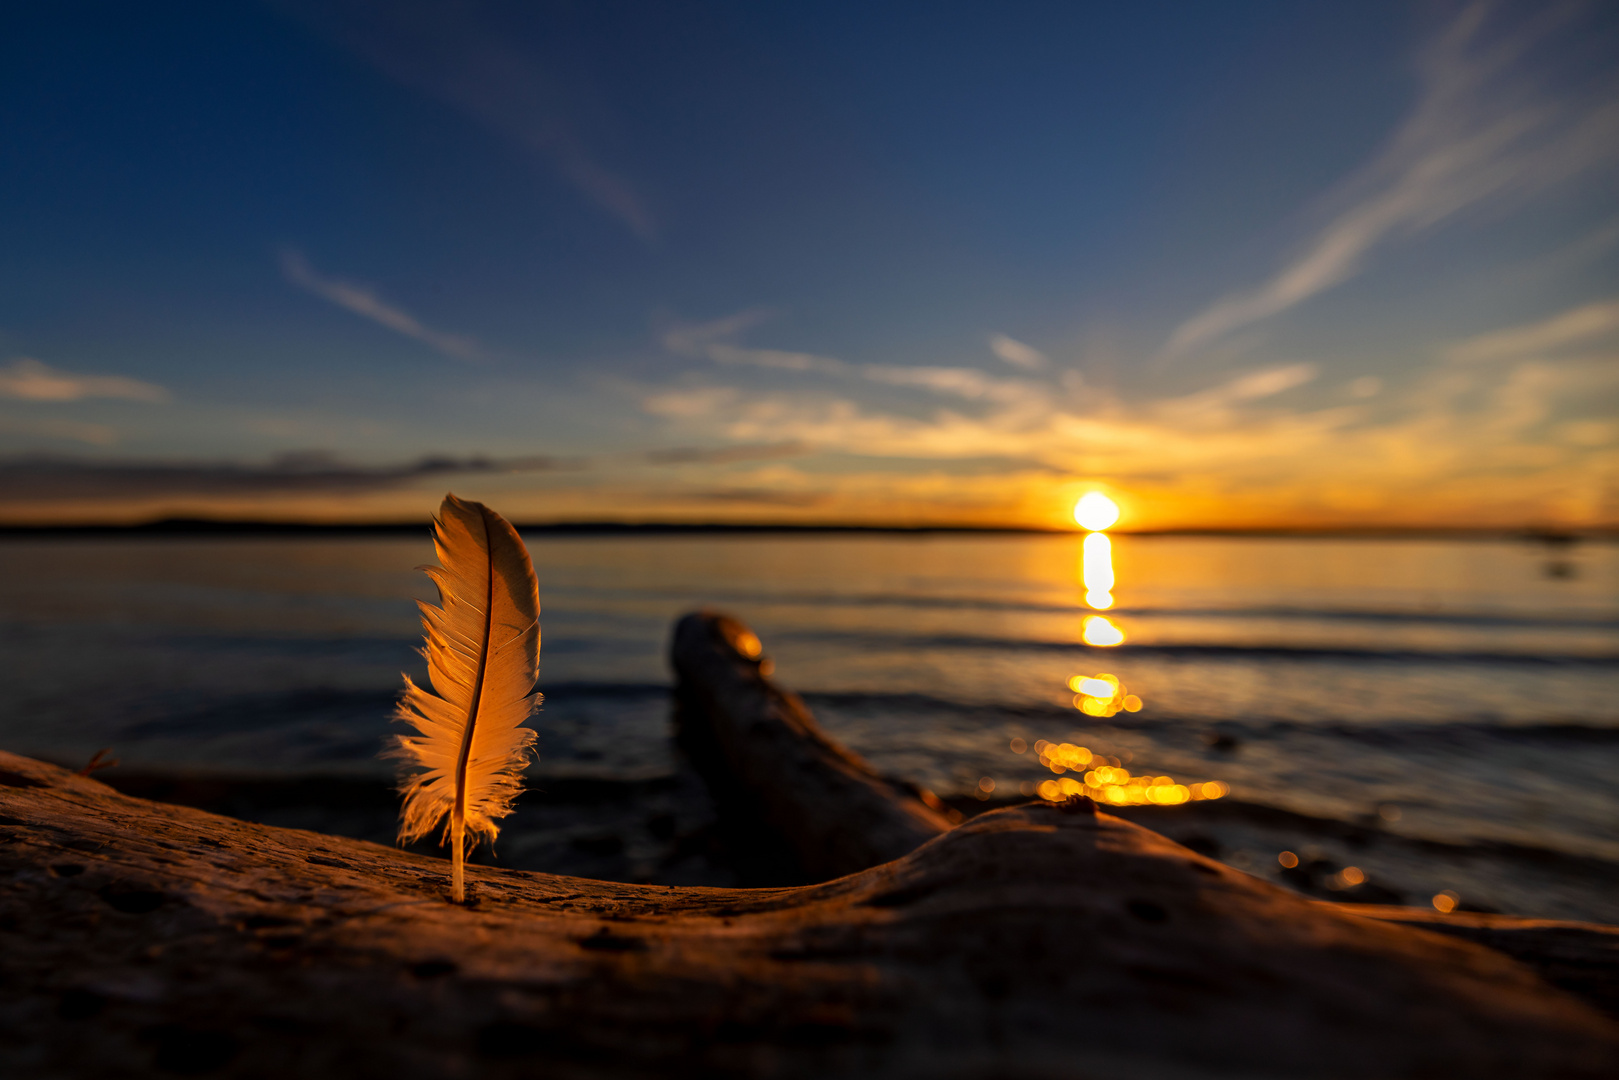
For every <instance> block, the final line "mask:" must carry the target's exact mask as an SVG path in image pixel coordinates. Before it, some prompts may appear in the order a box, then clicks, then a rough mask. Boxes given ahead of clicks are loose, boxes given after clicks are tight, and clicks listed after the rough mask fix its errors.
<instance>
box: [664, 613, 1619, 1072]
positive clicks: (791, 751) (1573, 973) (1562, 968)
mask: <svg viewBox="0 0 1619 1080" xmlns="http://www.w3.org/2000/svg"><path fill="white" fill-rule="evenodd" d="M670 664H671V666H672V667H673V668H674V670H675V673H676V675H677V676H678V678H679V685H678V687H677V694H678V697H679V702H680V708H679V709H678V710H677V721H678V726H679V737H680V740H681V742H682V744H683V745H684V746H686V748H687V751H688V754H689V755H690V756H692V758H693V759H694V761H695V762H696V763H697V765H698V767H699V770H700V771H702V772H703V773H704V775H705V776H706V777H707V778H708V780H709V783H710V784H711V786H713V787H715V788H716V789H718V791H719V792H720V794H721V797H722V798H723V799H726V800H729V801H730V802H731V803H732V805H731V807H730V808H729V813H730V814H731V815H732V816H738V817H745V816H748V815H754V816H756V817H757V818H758V819H759V820H761V821H764V822H767V823H768V824H769V826H770V827H771V837H772V838H775V839H777V840H778V841H779V842H780V843H782V844H784V845H785V846H786V847H787V848H788V849H789V850H790V851H791V852H792V853H793V854H795V855H796V856H797V860H798V866H799V868H800V870H801V872H802V873H805V874H808V875H809V877H810V879H811V880H819V879H824V878H828V877H832V876H834V875H837V874H848V873H854V872H856V871H858V870H864V869H866V868H867V867H870V866H875V865H877V864H879V863H882V862H887V861H889V860H892V859H897V858H900V857H901V856H903V855H905V854H906V853H908V852H910V851H912V850H914V849H915V847H916V846H918V845H919V844H921V843H923V842H925V841H926V840H929V839H932V838H933V837H935V836H939V835H941V834H943V833H944V832H946V831H947V830H948V829H950V828H951V826H952V822H951V821H949V820H946V817H945V815H947V814H951V813H953V811H951V810H950V808H949V807H947V806H945V805H944V804H943V803H942V802H941V801H940V800H939V799H938V798H937V797H936V796H934V795H933V794H932V793H930V792H927V791H923V790H920V789H918V788H915V787H913V786H909V785H906V784H904V783H902V782H898V781H894V780H890V779H885V778H883V777H881V776H879V775H878V774H877V772H876V771H875V770H874V769H872V768H871V766H870V765H868V764H867V763H866V762H864V761H862V760H861V759H860V758H859V757H858V756H856V755H855V754H853V753H851V752H850V751H849V750H848V749H846V748H845V747H843V746H840V745H839V744H838V743H837V742H835V741H834V740H833V739H831V738H830V737H829V736H827V735H826V734H825V733H824V732H822V731H821V729H820V728H819V726H818V725H817V724H816V722H815V719H814V717H813V716H812V715H811V713H810V711H809V709H808V708H806V707H805V705H804V703H803V702H802V701H801V700H800V699H799V698H798V697H797V696H796V695H795V694H792V693H791V692H789V691H787V690H784V689H783V688H781V687H780V686H778V685H776V684H775V683H774V682H772V681H771V680H770V678H769V677H768V675H767V671H768V670H769V668H768V665H769V659H768V658H767V657H766V656H764V654H763V651H762V644H761V643H760V641H759V638H758V636H757V635H756V634H754V633H753V631H752V630H750V629H749V628H748V627H747V626H745V625H744V624H743V623H741V622H740V621H738V620H736V619H734V618H731V617H730V616H727V615H722V614H719V613H717V612H711V611H704V612H698V613H695V614H691V615H687V616H685V617H684V618H682V619H681V620H680V621H679V622H678V623H676V625H675V632H674V635H673V638H672V641H671V645H670ZM955 816H956V819H957V820H959V819H960V815H959V814H956V815H955ZM1187 854H1190V853H1189V852H1188V853H1187ZM1324 907H1325V908H1327V909H1332V910H1336V911H1339V912H1345V913H1351V914H1356V915H1360V916H1362V917H1366V918H1374V919H1379V920H1382V921H1386V922H1394V923H1400V924H1402V925H1405V926H1412V927H1420V928H1422V929H1425V930H1430V931H1435V932H1438V933H1442V934H1446V935H1449V936H1453V937H1459V938H1464V939H1466V940H1470V941H1474V942H1477V943H1479V944H1483V945H1487V946H1489V947H1491V948H1493V949H1496V950H1498V951H1500V952H1503V953H1505V954H1507V955H1508V956H1511V957H1513V958H1514V959H1516V960H1519V961H1521V962H1523V963H1525V964H1527V965H1529V966H1530V967H1532V968H1534V969H1535V970H1536V971H1537V973H1539V974H1540V976H1541V977H1542V978H1543V979H1545V980H1546V981H1548V982H1550V983H1552V984H1553V985H1555V986H1558V987H1560V988H1562V989H1565V990H1569V991H1572V992H1573V993H1575V994H1577V995H1579V996H1580V997H1582V998H1584V999H1585V1000H1586V1001H1588V1002H1590V1003H1591V1004H1594V1005H1596V1006H1597V1007H1598V1008H1599V1009H1601V1010H1602V1011H1604V1012H1605V1013H1607V1014H1608V1015H1610V1016H1613V1017H1619V927H1612V926H1602V925H1597V924H1592V923H1581V922H1570V921H1562V920H1553V919H1519V918H1513V917H1511V916H1503V915H1486V914H1477V913H1471V912H1454V913H1451V914H1443V915H1442V914H1440V913H1439V912H1437V911H1433V910H1431V909H1426V908H1420V909H1419V908H1409V907H1394V906H1385V905H1372V904H1331V903H1327V904H1325V905H1324ZM1616 1075H1619V1068H1616Z"/></svg>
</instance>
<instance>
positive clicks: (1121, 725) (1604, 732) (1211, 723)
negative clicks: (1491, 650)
mask: <svg viewBox="0 0 1619 1080" xmlns="http://www.w3.org/2000/svg"><path fill="white" fill-rule="evenodd" d="M800 696H801V697H802V698H803V699H804V701H805V703H806V704H807V705H809V706H810V708H811V710H814V709H817V708H821V707H823V706H824V707H829V708H833V709H844V710H859V711H862V712H883V713H890V714H894V715H906V716H930V715H931V716H957V717H973V718H981V717H984V716H985V715H986V714H994V715H996V716H1001V717H1013V718H1017V719H1025V720H1031V721H1038V722H1046V723H1053V724H1061V725H1063V726H1064V727H1066V728H1068V729H1083V728H1094V729H1098V730H1101V729H1128V730H1131V731H1140V732H1144V733H1148V734H1151V733H1152V732H1155V731H1166V732H1184V731H1185V730H1186V729H1187V728H1188V727H1194V728H1198V729H1205V728H1214V729H1218V730H1220V731H1222V732H1227V731H1228V732H1230V733H1232V734H1236V735H1244V734H1246V735H1247V737H1251V738H1265V737H1267V736H1274V735H1278V734H1282V733H1286V732H1291V731H1308V732H1310V733H1311V734H1312V735H1341V736H1343V737H1344V738H1346V739H1353V740H1357V741H1360V742H1374V741H1378V740H1384V741H1387V742H1409V741H1413V740H1415V741H1422V742H1445V741H1456V740H1458V739H1462V738H1470V737H1473V736H1475V735H1484V736H1487V737H1489V738H1492V739H1499V740H1507V741H1515V742H1555V743H1560V744H1567V743H1588V744H1589V743H1597V744H1604V745H1605V744H1609V743H1619V724H1601V723H1592V722H1590V721H1586V720H1580V719H1571V718H1567V717H1561V718H1557V719H1548V720H1546V721H1544V722H1539V723H1510V724H1503V723H1501V722H1499V721H1493V720H1466V719H1456V720H1444V721H1428V720H1420V721H1411V720H1402V721H1380V720H1368V721H1365V722H1354V723H1349V722H1344V721H1341V720H1284V719H1276V718H1269V717H1267V718H1261V719H1250V718H1231V719H1213V718H1210V717H1207V716H1179V715H1176V714H1173V713H1164V712H1152V713H1136V714H1119V715H1116V716H1113V717H1110V718H1107V719H1097V718H1093V717H1089V716H1086V715H1085V714H1084V713H1081V712H1078V711H1076V710H1074V709H1073V708H1070V707H1069V706H1067V705H1058V704H1054V703H1039V702H1036V703H1000V702H984V701H978V702H974V701H962V700H957V699H953V698H944V697H938V696H936V695H931V694H920V693H906V692H900V693H885V692H867V691H829V692H821V691H809V692H806V693H804V694H801V695H800Z"/></svg>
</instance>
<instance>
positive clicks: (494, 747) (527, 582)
mask: <svg viewBox="0 0 1619 1080" xmlns="http://www.w3.org/2000/svg"><path fill="white" fill-rule="evenodd" d="M433 546H434V548H435V549H436V550H437V552H438V560H439V565H438V566H424V567H421V569H422V570H425V571H426V572H427V574H428V576H429V577H431V578H432V579H433V583H434V584H435V585H437V586H438V592H439V606H438V607H434V606H433V605H432V604H426V603H423V604H420V607H421V609H422V629H423V631H424V632H425V635H426V643H425V645H424V646H423V648H422V655H423V656H425V657H426V658H427V674H428V677H429V679H430V680H431V681H432V684H433V689H432V691H429V690H425V689H423V688H422V687H420V686H417V685H416V684H415V683H414V682H412V681H411V679H410V676H408V675H407V676H405V692H404V693H403V694H402V695H401V696H400V699H399V706H398V708H397V709H396V710H395V714H394V718H395V719H396V720H400V721H403V722H404V723H407V724H409V725H411V727H412V728H414V729H415V730H414V733H413V734H408V735H396V736H394V738H393V739H392V745H391V746H390V748H389V749H388V750H386V751H384V756H385V757H390V758H394V759H397V760H398V761H400V762H401V763H402V765H403V772H404V776H403V778H402V780H403V782H402V784H401V786H400V791H401V793H402V794H403V795H404V797H405V801H404V805H403V807H402V808H401V810H400V820H399V839H400V842H401V843H406V842H409V841H411V840H416V839H419V838H421V837H423V836H426V835H427V834H428V833H430V832H432V831H433V830H434V829H435V828H437V827H438V825H439V822H441V821H442V822H444V838H443V842H448V843H449V844H450V850H451V859H452V861H453V873H452V887H451V892H452V895H453V897H454V899H455V901H456V902H457V903H460V902H461V901H462V900H464V899H465V889H464V884H463V862H464V859H465V855H466V851H467V850H468V849H470V848H471V847H472V846H473V845H474V844H476V843H477V841H478V840H479V839H480V838H484V837H487V838H488V839H489V840H491V841H493V840H494V839H495V836H496V835H497V834H498V833H499V831H500V829H499V826H497V825H496V824H495V819H496V818H500V817H505V816H506V815H507V814H509V813H511V811H512V803H513V802H514V801H515V800H516V798H517V796H518V794H519V793H521V791H522V788H523V784H522V776H523V770H524V768H525V767H526V766H527V765H528V762H529V759H530V756H531V752H532V748H533V745H534V732H533V730H532V729H530V728H526V727H524V726H522V725H523V722H524V721H525V720H527V719H528V717H529V714H530V713H532V712H533V711H534V708H535V706H536V705H538V704H539V702H540V698H541V695H540V694H538V693H536V692H535V691H534V680H535V677H536V675H537V673H538V670H539V659H540V595H539V586H538V584H537V583H536V582H535V580H534V567H533V564H532V563H530V562H529V558H528V552H527V550H525V549H524V547H523V541H522V540H521V539H520V538H519V537H518V535H517V530H516V529H514V528H512V527H511V525H510V523H508V522H507V521H506V519H505V518H503V517H501V516H500V515H499V514H497V513H495V512H494V511H493V510H491V509H489V508H488V507H487V506H484V505H483V504H482V503H476V502H466V501H463V500H461V499H458V498H456V497H455V496H454V495H446V496H445V497H444V504H443V505H442V506H440V507H439V512H438V515H437V516H436V517H435V518H434V519H433Z"/></svg>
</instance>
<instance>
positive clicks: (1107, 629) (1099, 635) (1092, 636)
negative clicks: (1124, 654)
mask: <svg viewBox="0 0 1619 1080" xmlns="http://www.w3.org/2000/svg"><path fill="white" fill-rule="evenodd" d="M1080 636H1081V637H1082V638H1084V640H1085V644H1087V645H1099V646H1101V647H1103V648H1108V647H1110V646H1113V645H1119V644H1122V643H1123V641H1124V631H1123V630H1120V629H1119V628H1118V627H1117V626H1114V625H1113V623H1112V622H1111V621H1110V620H1109V619H1108V618H1107V617H1106V616H1103V615H1087V616H1085V621H1084V622H1083V623H1081V624H1080Z"/></svg>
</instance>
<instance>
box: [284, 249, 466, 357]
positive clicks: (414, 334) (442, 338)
mask: <svg viewBox="0 0 1619 1080" xmlns="http://www.w3.org/2000/svg"><path fill="white" fill-rule="evenodd" d="M281 273H282V274H283V275H284V276H285V277H286V279H287V280H288V281H289V282H291V283H292V284H294V285H296V286H298V287H299V288H300V289H304V290H305V291H307V292H311V293H313V294H314V295H316V296H318V297H320V298H321V299H322V300H325V301H327V302H329V303H333V304H336V305H337V306H338V307H340V308H344V309H345V310H348V311H352V312H353V313H354V314H356V315H359V316H361V317H363V318H367V319H370V320H371V321H372V322H375V323H380V324H381V325H383V326H386V327H387V328H388V329H390V330H392V331H394V332H395V333H398V334H404V335H405V336H406V337H409V338H415V339H416V340H417V341H420V342H422V343H423V344H424V345H427V346H429V347H431V348H433V349H436V350H438V351H439V352H441V353H443V354H444V355H445V356H448V357H450V358H452V359H455V360H477V359H480V358H481V357H482V356H483V349H482V347H481V346H480V345H479V344H478V342H477V341H476V340H475V339H473V338H470V337H466V336H463V335H460V334H446V333H444V332H442V331H439V330H434V329H432V328H431V327H428V326H424V325H422V322H421V320H419V319H417V318H416V317H415V316H414V315H412V314H410V313H409V312H408V311H405V310H404V309H403V308H399V307H396V306H394V305H393V304H390V303H388V302H387V301H386V300H383V299H382V298H381V297H380V296H378V295H377V293H376V291H375V290H374V289H372V288H371V287H370V286H367V285H360V284H357V283H355V282H352V281H343V280H341V279H339V278H329V277H325V276H323V275H321V274H319V273H317V272H316V271H315V268H314V267H312V266H310V265H309V260H308V259H306V258H304V256H303V254H302V253H300V252H297V251H293V250H290V249H289V250H286V251H283V252H281Z"/></svg>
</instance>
